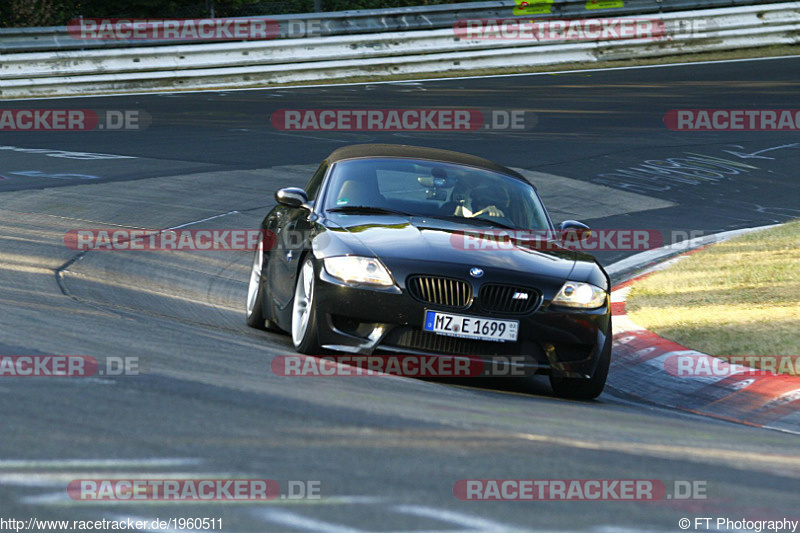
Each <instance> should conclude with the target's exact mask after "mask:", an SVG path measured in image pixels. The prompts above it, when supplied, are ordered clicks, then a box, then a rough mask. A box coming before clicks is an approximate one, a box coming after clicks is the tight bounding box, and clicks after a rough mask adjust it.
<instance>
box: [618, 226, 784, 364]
mask: <svg viewBox="0 0 800 533" xmlns="http://www.w3.org/2000/svg"><path fill="white" fill-rule="evenodd" d="M626 308H627V310H628V314H629V316H630V317H631V319H633V321H634V322H636V323H637V324H639V325H641V326H642V327H644V328H647V329H649V330H650V331H653V332H654V333H656V334H658V335H660V336H662V337H664V338H666V339H670V340H673V341H675V342H677V343H679V344H682V345H684V346H687V347H689V348H692V349H695V350H699V351H701V352H704V353H707V354H711V355H717V356H726V355H800V220H798V221H794V222H791V223H788V224H785V225H782V226H779V227H777V228H774V229H770V230H765V231H759V232H755V233H751V234H748V235H744V236H741V237H738V238H736V239H732V240H730V241H727V242H724V243H720V244H716V245H714V246H711V247H709V248H706V249H705V250H701V251H699V252H697V253H695V254H692V255H690V256H688V257H685V258H683V259H682V260H681V261H680V262H678V263H677V264H676V265H674V266H672V267H670V268H667V269H666V270H664V271H661V272H657V273H655V274H653V275H651V276H649V277H647V278H645V279H644V280H642V281H640V282H638V283H636V284H635V285H634V287H633V289H632V290H631V293H630V295H629V298H628V303H627V305H626Z"/></svg>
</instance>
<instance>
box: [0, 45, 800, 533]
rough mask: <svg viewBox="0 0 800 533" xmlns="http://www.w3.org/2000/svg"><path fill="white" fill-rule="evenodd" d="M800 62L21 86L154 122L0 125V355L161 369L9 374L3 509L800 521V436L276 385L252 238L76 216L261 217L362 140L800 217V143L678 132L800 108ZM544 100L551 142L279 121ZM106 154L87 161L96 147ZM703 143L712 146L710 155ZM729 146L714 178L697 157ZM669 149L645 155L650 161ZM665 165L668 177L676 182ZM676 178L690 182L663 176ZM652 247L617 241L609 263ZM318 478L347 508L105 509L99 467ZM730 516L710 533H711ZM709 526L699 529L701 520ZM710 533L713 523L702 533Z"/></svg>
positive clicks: (682, 221) (565, 210) (568, 204)
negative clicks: (121, 373) (486, 484)
mask: <svg viewBox="0 0 800 533" xmlns="http://www.w3.org/2000/svg"><path fill="white" fill-rule="evenodd" d="M799 89H800V58H784V59H773V60H764V61H742V62H727V63H717V64H695V65H686V66H673V67H661V68H641V69H628V70H615V71H593V72H576V73H565V74H546V75H533V76H517V77H499V78H483V79H460V80H446V81H427V82H405V83H396V84H368V85H354V86H330V87H308V88H294V89H274V90H261V91H258V90H253V91H230V92H205V93H175V94H153V95H131V96H118V97H98V98H83V99H58V100H56V99H53V100H40V101H11V102H3V107H5V108H8V109H23V108H37V109H105V110H108V109H129V110H130V109H135V110H142V111H144V112H146V113H147V114H148V115H149V116H150V117H152V123H151V124H150V126H149V127H148V128H147V129H145V130H142V131H92V132H74V133H67V132H33V131H29V132H25V131H23V132H7V131H5V132H0V303H1V304H2V320H0V354H2V355H32V354H39V355H45V354H61V355H89V356H94V357H96V358H98V359H99V358H104V357H139V358H140V360H141V363H142V367H143V369H144V370H145V373H144V374H143V375H141V376H127V377H108V376H97V377H93V378H81V379H69V378H59V377H52V378H12V377H3V378H0V405H1V406H2V414H3V425H2V431H1V433H0V457H2V459H1V460H0V502H2V512H1V513H0V517H2V518H17V519H25V520H27V519H28V518H29V517H36V518H40V519H69V520H96V519H102V518H106V519H113V518H123V517H136V518H141V519H148V520H152V519H154V518H160V519H168V518H173V517H175V518H180V517H184V518H185V517H200V518H202V517H205V518H216V519H220V518H221V519H222V520H223V526H224V528H223V531H225V532H250V531H253V532H256V531H319V532H331V533H340V532H346V533H359V532H364V531H393V532H399V531H503V530H523V531H564V532H569V531H598V532H599V531H614V532H623V531H665V532H667V531H680V529H679V527H678V521H679V519H681V518H684V517H686V518H689V519H691V520H692V521H694V519H695V518H696V517H713V518H714V519H716V518H717V517H727V518H731V519H738V520H741V519H745V518H746V519H750V520H770V519H775V520H780V519H784V518H787V519H792V520H797V519H800V511H798V508H797V491H798V486H800V458H798V440H797V436H796V435H791V434H785V433H778V432H775V431H768V430H762V429H756V428H752V427H747V426H740V425H735V424H730V423H725V422H721V421H717V420H712V419H708V418H702V417H698V416H692V415H687V414H680V413H676V412H672V411H669V410H666V409H661V408H659V407H658V406H654V405H648V404H642V403H639V402H636V401H633V400H631V399H627V398H624V397H621V396H618V395H615V393H614V390H613V389H614V387H613V386H614V383H613V379H612V380H611V381H610V383H609V389H607V392H606V393H605V394H604V395H603V396H601V397H600V399H599V400H598V401H595V402H588V403H581V402H572V401H564V400H559V399H556V398H553V397H552V396H551V394H550V390H549V386H548V385H547V384H546V381H535V382H533V383H526V382H517V381H510V380H496V381H494V382H478V383H475V382H464V383H461V382H446V383H445V382H438V381H422V380H413V379H404V378H394V377H382V378H288V377H278V376H276V375H275V374H273V372H272V371H271V369H270V361H271V360H272V358H273V357H275V356H277V355H281V354H290V353H293V350H292V348H291V342H290V339H289V338H288V337H286V336H281V335H277V334H271V333H266V332H258V331H255V330H252V329H249V328H247V327H246V325H245V323H244V297H245V289H246V283H247V277H248V274H249V267H250V260H251V253H250V252H139V253H135V252H132V251H131V252H89V253H78V252H76V251H73V250H70V249H69V248H67V247H66V246H65V245H64V235H65V233H66V232H67V231H69V230H71V229H81V228H117V227H127V228H175V227H178V226H185V227H193V228H198V229H200V228H203V229H209V228H211V229H213V228H235V229H240V228H255V227H256V226H257V224H258V223H259V221H260V219H261V218H262V217H263V216H264V214H265V213H266V212H267V210H268V209H269V208H270V206H271V205H273V202H274V200H273V198H272V193H273V191H274V190H275V189H276V188H278V187H281V186H288V185H297V186H302V185H304V184H305V181H306V180H307V178H308V177H309V175H310V173H311V172H312V171H313V169H314V168H315V165H316V164H317V163H318V162H319V160H321V159H322V158H323V157H324V156H325V155H327V154H328V153H330V152H331V151H332V150H333V149H335V148H337V147H339V146H344V145H346V144H353V143H363V142H392V143H408V144H416V145H427V146H433V147H438V148H447V149H454V150H459V151H464V152H468V153H474V154H477V155H481V156H485V157H489V158H491V159H494V160H497V161H499V162H501V163H503V164H506V165H508V166H511V167H515V168H519V169H524V170H525V171H527V172H529V173H530V174H529V175H530V176H531V179H533V180H534V181H535V182H536V183H537V185H538V186H539V187H540V190H541V191H542V195H543V196H544V197H545V201H546V203H547V204H548V207H549V208H550V209H551V211H552V212H553V213H554V215H555V216H554V218H556V219H557V220H561V219H563V218H566V217H568V216H569V217H570V218H577V219H581V220H583V221H585V222H588V223H589V224H590V225H591V226H593V227H597V228H618V229H631V228H636V229H655V230H661V231H663V232H666V235H668V236H669V237H668V238H667V241H669V240H670V239H671V238H672V235H673V234H672V232H673V231H675V232H678V233H676V234H675V235H676V236H681V235H684V234H687V233H688V232H691V231H696V232H704V233H715V232H721V231H725V230H731V229H737V228H744V227H750V226H758V225H763V224H769V223H775V222H780V221H785V220H788V219H791V218H797V217H799V216H800V187H798V171H797V169H798V163H799V162H800V142H798V138H797V134H796V132H714V133H687V132H675V131H670V130H669V129H668V128H667V127H666V126H665V125H664V122H663V118H664V115H665V114H666V113H667V111H669V110H671V109H681V108H688V109H701V108H703V109H705V108H707V109H752V108H761V109H796V108H797V107H798V105H797V101H798V100H797V95H798V94H799V93H798V90H799ZM366 107H369V108H374V109H388V108H392V107H401V108H410V107H415V108H433V107H453V108H470V109H473V108H477V109H483V110H488V109H493V108H498V109H527V110H529V111H532V112H535V113H536V114H537V116H538V123H537V125H536V127H535V128H533V129H531V130H529V131H521V132H504V131H493V132H490V131H477V132H452V133H425V132H413V133H402V134H399V133H373V132H358V133H342V132H339V133H333V132H302V133H298V132H282V131H278V130H276V129H274V128H273V127H272V126H271V125H270V121H269V117H270V114H271V113H273V112H274V111H276V110H279V109H322V108H334V109H339V108H366ZM87 153H89V154H102V156H97V155H93V156H87V155H86V154H87ZM690 158H695V159H690ZM696 158H700V159H701V160H703V161H705V162H706V165H707V166H706V168H708V165H710V163H709V161H712V160H713V161H716V163H717V166H716V167H714V168H713V169H712V171H710V172H705V173H699V172H697V168H696V167H692V166H691V163H690V162H691V161H695V162H696V161H697V159H696ZM643 165H647V167H643ZM659 169H662V171H661V172H659ZM663 169H668V170H671V171H672V172H666V173H665V172H663ZM629 253H630V252H625V251H614V252H603V253H601V254H599V255H598V256H599V257H600V258H601V260H602V262H603V263H605V264H611V263H612V262H613V261H615V260H618V259H621V258H623V257H625V256H626V255H628V254H629ZM197 477H200V478H204V479H205V478H208V479H218V478H219V479H221V478H247V479H255V478H257V479H274V480H281V481H282V482H286V481H288V480H314V481H319V482H321V486H322V487H323V493H324V495H325V496H326V497H325V498H322V499H319V500H300V501H294V500H276V501H274V502H272V503H266V504H265V503H252V502H251V503H247V502H244V503H229V502H217V503H214V502H209V503H187V502H183V503H175V502H153V501H149V502H135V503H131V502H117V503H107V502H106V503H102V502H100V503H98V502H91V501H76V500H72V499H71V498H70V497H69V496H68V494H67V491H66V486H67V484H68V483H69V482H70V481H72V480H76V479H103V478H129V479H143V478H156V479H166V478H197ZM461 479H552V480H555V479H566V480H569V479H652V480H660V481H662V482H664V483H665V485H666V487H667V489H668V492H672V488H673V486H674V481H676V480H678V481H689V482H699V483H700V484H701V485H702V486H704V487H705V493H706V495H707V497H706V498H704V499H701V498H694V499H686V500H684V499H679V498H677V497H675V498H671V499H666V498H665V499H663V500H660V501H655V502H653V501H618V502H614V501H611V502H605V501H603V502H600V501H583V502H567V501H553V502H493V501H482V502H467V501H460V500H458V499H457V498H456V497H455V496H454V494H453V486H454V484H455V483H456V481H458V480H461ZM712 529H713V528H712ZM694 530H695V529H690V531H694ZM701 530H704V529H701Z"/></svg>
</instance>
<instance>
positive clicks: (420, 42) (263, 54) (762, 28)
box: [0, 2, 800, 98]
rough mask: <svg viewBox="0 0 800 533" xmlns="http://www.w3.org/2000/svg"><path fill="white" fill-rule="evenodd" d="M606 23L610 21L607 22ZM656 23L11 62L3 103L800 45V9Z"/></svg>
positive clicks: (192, 47) (797, 5)
mask: <svg viewBox="0 0 800 533" xmlns="http://www.w3.org/2000/svg"><path fill="white" fill-rule="evenodd" d="M554 5H555V4H554ZM596 16H600V15H596ZM602 16H604V17H605V16H608V15H607V14H606V13H605V12H604V13H603V15H602ZM462 18H463V17H462ZM658 18H659V19H661V20H663V21H664V23H665V25H666V27H667V28H668V29H669V32H668V33H667V35H666V36H664V37H663V38H660V39H657V40H650V39H636V40H610V41H579V42H557V43H556V42H548V41H530V40H479V39H475V40H467V39H460V38H458V37H457V36H456V34H455V32H454V30H453V28H452V27H449V28H446V29H436V30H428V31H404V32H386V33H372V34H359V35H349V34H348V35H333V36H328V37H313V38H303V39H281V40H272V41H246V42H227V43H215V44H208V43H206V44H180V45H174V44H173V45H170V46H145V47H137V48H116V49H108V50H106V49H98V50H83V51H64V52H59V53H56V54H54V53H49V52H34V53H18V54H4V55H2V57H0V59H1V60H2V61H0V97H3V98H14V97H28V96H49V95H69V94H90V93H113V92H126V91H131V90H173V89H182V88H186V89H193V88H209V87H253V86H260V85H265V84H270V83H292V82H307V81H317V80H322V79H341V78H349V77H358V76H363V77H379V76H384V75H390V74H422V73H426V72H453V73H457V72H458V71H463V70H468V69H482V68H523V67H531V66H539V65H552V64H564V63H576V62H583V63H591V62H596V61H600V60H617V59H632V58H646V57H663V56H670V55H678V54H686V53H697V52H706V51H720V50H731V49H739V48H754V47H760V46H769V45H780V44H784V45H788V44H796V43H797V42H798V41H799V40H800V31H799V30H800V2H786V3H776V4H767V5H757V6H743V7H733V8H721V9H706V10H696V11H686V12H674V13H666V14H661V15H659V16H658ZM679 21H681V24H679ZM693 21H696V22H702V23H703V24H693ZM686 23H688V25H689V26H690V27H695V28H696V31H693V32H688V33H686V32H683V31H675V28H678V27H686Z"/></svg>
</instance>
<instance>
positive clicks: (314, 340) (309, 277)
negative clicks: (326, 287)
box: [292, 258, 322, 355]
mask: <svg viewBox="0 0 800 533" xmlns="http://www.w3.org/2000/svg"><path fill="white" fill-rule="evenodd" d="M314 289H315V283H314V263H313V262H312V261H311V259H308V258H307V259H306V260H305V262H304V263H303V266H302V267H301V268H300V273H299V274H298V276H297V285H296V286H295V289H294V302H292V344H294V348H295V350H297V351H298V352H300V353H304V354H309V355H316V354H319V353H320V351H321V349H322V347H321V346H320V344H319V335H318V334H317V313H316V310H315V308H314V304H315V302H314V292H315V290H314Z"/></svg>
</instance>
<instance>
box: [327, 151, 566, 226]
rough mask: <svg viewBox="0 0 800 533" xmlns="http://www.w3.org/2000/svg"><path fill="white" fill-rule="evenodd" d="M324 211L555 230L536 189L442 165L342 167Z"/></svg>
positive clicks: (404, 162) (402, 162)
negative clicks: (440, 219)
mask: <svg viewBox="0 0 800 533" xmlns="http://www.w3.org/2000/svg"><path fill="white" fill-rule="evenodd" d="M324 208H325V209H326V210H327V211H341V212H346V213H358V212H359V211H363V212H365V213H367V212H369V213H380V212H382V211H383V212H386V213H402V214H408V215H412V216H413V215H415V216H424V217H438V218H447V219H453V220H456V221H464V222H470V221H472V222H476V223H484V224H485V223H493V224H496V225H498V226H506V227H512V228H517V229H541V230H544V229H550V226H549V222H548V218H547V215H546V212H545V210H544V207H543V206H542V203H541V201H540V200H539V197H538V195H537V194H536V191H535V190H534V188H533V187H532V186H531V185H530V184H528V183H526V182H524V181H521V180H519V179H516V178H512V177H509V176H506V175H503V174H500V173H497V172H493V171H490V170H485V169H478V168H474V167H468V166H462V165H456V164H451V163H440V162H436V161H425V160H413V159H390V158H376V159H354V160H350V161H342V162H339V163H337V164H336V166H335V167H334V169H333V172H332V174H331V178H330V185H329V187H328V190H327V192H326V194H325V206H324ZM359 208H368V209H359Z"/></svg>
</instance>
